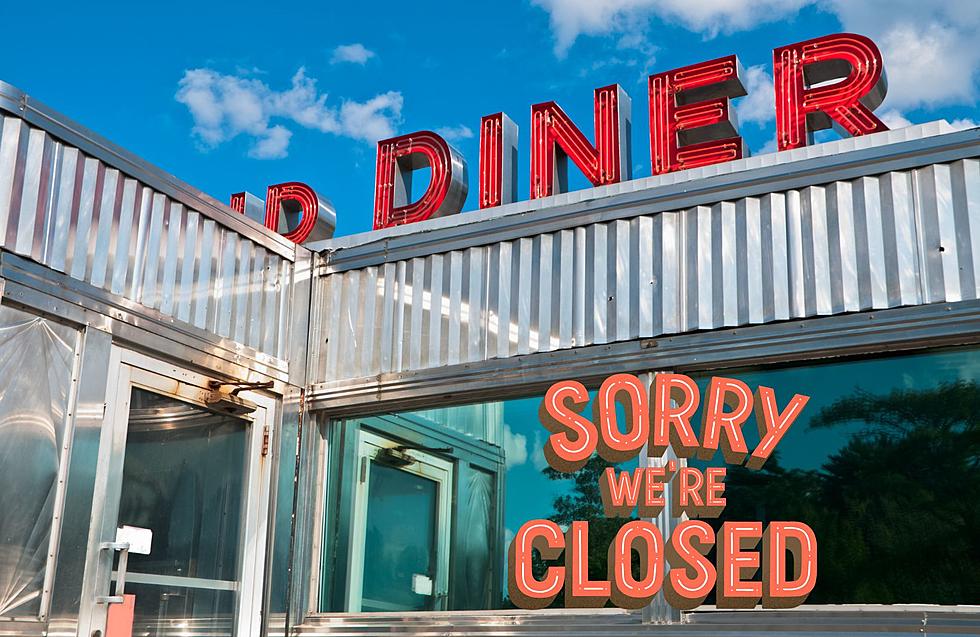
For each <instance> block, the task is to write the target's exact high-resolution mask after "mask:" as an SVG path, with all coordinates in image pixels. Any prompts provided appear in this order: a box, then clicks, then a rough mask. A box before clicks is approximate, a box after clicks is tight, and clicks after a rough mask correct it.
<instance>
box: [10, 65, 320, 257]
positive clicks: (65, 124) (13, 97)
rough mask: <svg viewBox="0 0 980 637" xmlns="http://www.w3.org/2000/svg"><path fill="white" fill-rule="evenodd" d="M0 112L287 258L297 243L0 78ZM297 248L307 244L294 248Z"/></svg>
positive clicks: (292, 253)
mask: <svg viewBox="0 0 980 637" xmlns="http://www.w3.org/2000/svg"><path fill="white" fill-rule="evenodd" d="M0 111H3V112H6V113H9V114H10V115H12V116H14V117H18V118H21V119H23V120H24V121H26V122H27V123H28V124H30V125H32V126H36V127H37V128H40V129H42V130H44V131H45V132H47V133H49V134H50V135H52V136H54V137H56V138H58V139H60V140H62V141H64V142H66V143H68V144H71V145H73V146H76V147H77V148H79V149H80V150H81V151H82V152H84V153H86V154H88V155H91V156H92V157H95V158H97V159H99V160H101V161H104V162H105V163H106V164H108V165H110V166H112V167H113V168H116V169H118V170H119V171H121V172H123V173H124V174H126V175H128V176H130V177H133V178H135V179H137V180H139V181H141V182H143V183H144V184H145V185H147V186H150V187H151V188H153V189H155V190H157V191H159V192H161V193H163V194H166V195H167V196H169V197H172V198H173V199H175V200H176V201H179V202H180V203H182V204H184V205H186V206H188V207H189V208H192V209H194V210H196V211H198V212H200V213H201V214H203V215H205V216H206V217H209V218H210V219H213V220H214V221H216V222H218V223H219V224H221V225H223V226H225V227H226V228H229V229H231V230H233V231H234V232H237V233H238V234H240V235H242V236H245V237H247V238H248V239H250V240H252V241H254V242H256V243H258V244H260V245H262V246H263V247H265V248H266V249H268V250H271V251H272V252H275V253H276V254H278V255H280V256H282V257H283V258H286V259H288V260H290V261H294V260H295V259H296V249H297V247H298V246H297V245H296V244H295V243H293V242H292V241H289V240H288V239H286V238H285V237H283V236H282V235H280V234H279V233H277V232H273V231H271V230H269V229H268V228H266V227H265V226H262V225H261V224H258V223H256V222H255V221H252V220H251V219H248V218H247V217H246V216H245V215H242V214H238V213H237V212H235V211H234V210H232V209H231V208H229V207H228V206H227V205H225V204H223V203H221V202H220V201H218V200H217V199H215V198H214V197H211V196H210V195H208V194H205V193H204V192H202V191H200V190H198V189H197V188H194V187H193V186H191V185H189V184H187V183H186V182H184V181H181V180H180V179H178V178H177V177H175V176H174V175H171V174H170V173H168V172H166V171H164V170H162V169H160V168H158V167H156V166H154V165H153V164H150V163H149V162H147V161H146V160H144V159H142V158H140V157H139V156H137V155H136V154H134V153H132V152H130V151H128V150H126V149H124V148H122V147H121V146H118V145H117V144H115V143H113V142H111V141H109V140H108V139H106V138H105V137H103V136H101V135H99V134H98V133H95V132H93V131H92V130H90V129H88V128H86V127H84V126H82V125H81V124H79V123H77V122H75V121H74V120H72V119H70V118H68V117H67V116H65V115H63V114H61V113H59V112H57V111H55V110H54V109H52V108H50V107H48V106H46V105H45V104H43V103H42V102H39V101H37V100H36V99H34V98H33V97H31V96H30V95H28V94H27V93H25V92H24V91H22V90H20V89H18V88H17V87H16V86H13V85H11V84H8V83H6V82H4V81H2V80H0ZM299 249H303V250H305V249H307V248H305V247H299Z"/></svg>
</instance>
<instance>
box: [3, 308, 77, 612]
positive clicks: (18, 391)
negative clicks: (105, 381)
mask: <svg viewBox="0 0 980 637" xmlns="http://www.w3.org/2000/svg"><path fill="white" fill-rule="evenodd" d="M77 342H78V332H77V331H76V330H74V329H72V328H70V327H67V326H64V325H61V324H59V323H55V322H53V321H50V320H48V319H44V318H40V317H38V316H35V315H32V314H29V313H27V312H23V311H21V310H17V309H14V308H11V307H6V306H0V379H2V382H0V481H2V484H3V489H2V491H0V511H3V515H0V617H37V616H38V614H39V613H40V610H41V592H42V589H43V585H44V572H45V567H46V564H47V556H48V549H49V544H50V540H51V527H52V523H53V519H54V512H55V509H54V507H55V499H56V491H57V486H58V472H59V467H60V466H61V462H62V460H63V458H62V450H63V449H64V444H65V435H66V432H67V429H68V424H69V423H68V420H69V414H68V401H69V399H70V395H71V384H72V365H73V361H74V351H75V347H76V345H77Z"/></svg>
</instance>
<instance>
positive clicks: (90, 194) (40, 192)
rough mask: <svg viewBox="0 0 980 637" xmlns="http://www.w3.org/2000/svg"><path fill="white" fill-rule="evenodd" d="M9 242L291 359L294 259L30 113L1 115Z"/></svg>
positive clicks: (0, 218)
mask: <svg viewBox="0 0 980 637" xmlns="http://www.w3.org/2000/svg"><path fill="white" fill-rule="evenodd" d="M0 245H2V246H3V247H4V248H6V249H7V250H10V251H11V252H15V253H17V254H19V255H22V256H25V257H29V258H31V259H33V260H35V261H37V262H39V263H42V264H44V265H46V266H48V267H50V268H52V269H54V270H57V271H59V272H63V273H65V274H68V275H69V276H71V277H73V278H75V279H78V280H80V281H85V282H87V283H90V284H92V285H94V286H96V287H98V288H101V289H103V290H106V291H108V292H112V293H113V294H117V295H119V296H122V297H125V298H126V299H129V300H131V301H135V302H137V303H140V304H142V305H144V306H145V307H148V308H152V309H154V310H159V311H160V312H161V313H163V314H165V315H166V316H170V317H173V318H175V319H177V320H179V321H183V322H185V323H188V324H191V325H194V326H196V327H198V328H201V329H204V330H207V331H209V332H212V333H214V334H217V335H218V336H222V337H225V338H228V339H231V340H233V341H235V342H237V343H241V344H243V345H247V346H249V347H252V348H254V349H256V350H258V351H259V352H262V353H265V354H269V355H271V356H275V357H278V358H284V356H285V346H286V338H285V334H284V326H285V324H286V321H285V320H284V319H285V313H286V309H287V302H288V299H289V298H290V288H291V285H292V271H293V265H292V263H291V262H290V261H289V260H287V259H284V258H282V257H281V256H280V255H278V254H276V253H274V252H271V251H269V250H267V249H266V248H264V247H262V246H261V245H258V244H257V243H255V242H253V241H251V240H249V239H247V238H245V237H243V236H241V235H239V234H238V233H236V232H234V231H232V230H230V229H228V228H226V227H224V226H222V225H220V224H218V223H217V222H216V221H214V220H213V219H210V218H208V217H207V216H205V215H204V214H203V213H201V212H199V211H195V210H193V209H191V208H189V207H186V206H185V205H183V204H181V203H179V202H177V201H175V200H173V199H172V198H170V197H168V196H167V195H165V194H163V193H160V192H157V191H155V190H154V189H153V188H151V187H149V186H147V185H145V184H143V183H141V182H140V181H138V180H136V179H133V178H131V177H128V176H127V175H125V174H123V173H121V172H120V171H119V170H117V169H115V168H113V167H111V166H109V165H107V164H106V163H105V162H103V161H101V160H99V159H96V158H94V157H90V156H87V155H85V154H84V153H82V152H81V151H80V150H79V149H78V148H75V147H73V146H71V145H68V144H65V143H63V142H61V141H59V140H57V139H55V138H53V137H52V136H51V135H49V134H48V133H47V132H46V131H44V130H41V129H39V128H35V127H32V126H30V125H28V124H27V123H26V122H24V121H23V120H21V119H19V118H17V117H14V116H11V115H6V114H4V115H0Z"/></svg>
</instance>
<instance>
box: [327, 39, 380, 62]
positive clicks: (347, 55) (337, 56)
mask: <svg viewBox="0 0 980 637" xmlns="http://www.w3.org/2000/svg"><path fill="white" fill-rule="evenodd" d="M374 56H375V53H374V51H372V50H371V49H369V48H367V47H365V46H364V45H363V44H361V43H360V42H355V43H354V44H341V45H340V46H338V47H337V48H336V49H334V50H333V55H332V56H331V58H330V63H331V64H340V63H342V62H350V63H351V64H362V65H363V64H365V63H366V62H367V61H368V60H370V59H371V58H373V57H374Z"/></svg>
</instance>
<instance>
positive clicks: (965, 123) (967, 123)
mask: <svg viewBox="0 0 980 637" xmlns="http://www.w3.org/2000/svg"><path fill="white" fill-rule="evenodd" d="M949 125H950V126H952V127H953V128H955V129H956V130H966V129H968V128H977V127H980V122H976V121H974V120H972V119H967V118H962V119H954V120H953V121H951V122H950V123H949Z"/></svg>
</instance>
